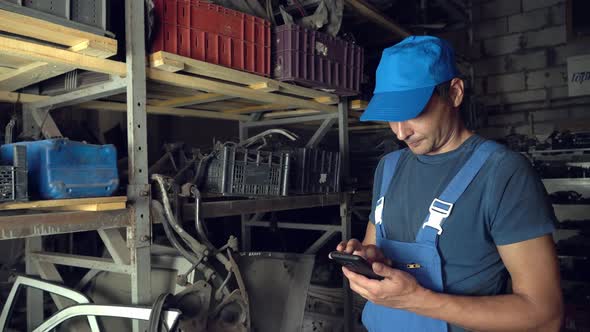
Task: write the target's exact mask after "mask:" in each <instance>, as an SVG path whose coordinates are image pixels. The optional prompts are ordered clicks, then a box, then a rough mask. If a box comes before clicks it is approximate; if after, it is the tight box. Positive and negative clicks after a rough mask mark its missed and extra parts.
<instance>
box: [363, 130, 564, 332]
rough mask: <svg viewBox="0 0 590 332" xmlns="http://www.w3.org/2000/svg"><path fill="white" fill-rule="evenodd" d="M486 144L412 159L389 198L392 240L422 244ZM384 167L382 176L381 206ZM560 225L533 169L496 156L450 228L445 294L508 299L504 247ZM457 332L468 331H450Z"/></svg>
mask: <svg viewBox="0 0 590 332" xmlns="http://www.w3.org/2000/svg"><path fill="white" fill-rule="evenodd" d="M484 141H485V140H484V139H483V138H482V137H480V136H477V135H474V136H471V137H470V138H468V139H467V140H466V141H465V142H464V143H463V144H462V145H461V146H460V147H459V148H457V149H455V150H453V151H450V152H447V153H442V154H437V155H431V156H429V155H414V154H413V153H411V152H410V151H409V150H407V151H405V152H404V153H403V154H402V156H401V157H400V160H399V162H398V165H397V170H396V172H395V175H394V177H393V179H392V182H391V184H390V186H389V189H388V191H387V199H386V200H385V205H384V207H383V212H382V213H383V214H382V216H383V225H384V226H385V231H386V234H387V238H388V239H390V240H396V241H402V242H414V240H415V238H416V234H417V233H418V229H419V228H420V227H421V226H422V223H423V222H424V220H425V218H426V216H427V214H428V207H429V206H430V204H431V203H432V201H433V199H434V198H436V197H438V195H440V194H441V193H442V191H443V190H444V189H445V188H446V186H447V184H448V183H449V182H450V181H451V179H452V178H453V177H454V176H455V175H456V174H457V172H458V171H459V169H460V168H461V167H462V166H463V165H464V164H465V162H466V161H467V159H469V157H470V156H471V155H472V153H473V151H474V149H475V148H476V147H477V146H479V145H480V144H481V143H482V142H484ZM383 164H384V162H383V159H382V160H381V162H379V165H378V166H377V170H376V171H375V181H374V184H373V208H372V212H371V216H370V218H371V221H372V222H374V220H375V218H374V214H375V204H376V202H377V200H378V199H379V194H380V193H379V191H380V188H381V178H382V174H383ZM555 222H556V219H555V216H554V213H553V209H552V207H551V204H550V203H549V201H548V198H547V194H546V191H545V188H544V186H543V184H542V182H541V181H540V179H539V177H538V175H537V174H536V172H535V171H534V169H533V168H532V166H531V165H530V163H529V162H528V161H527V160H526V159H525V158H524V157H523V156H521V155H520V154H518V153H516V152H513V151H511V150H508V149H506V148H504V147H502V148H500V149H499V150H498V151H496V152H494V153H493V154H492V155H490V157H489V158H488V160H487V161H486V162H485V164H484V165H483V167H482V168H481V170H480V172H479V173H478V175H477V176H476V177H475V179H474V180H473V181H472V182H471V184H470V185H469V187H467V189H466V190H465V192H464V193H463V195H461V197H460V198H459V200H458V201H457V202H456V203H455V205H454V207H453V211H452V213H451V215H450V216H449V218H447V219H446V220H445V221H444V223H443V224H442V228H443V232H442V234H441V235H440V237H439V243H438V249H439V254H440V256H441V258H442V271H443V283H444V289H445V293H447V294H460V295H496V294H501V293H503V292H505V289H506V283H507V280H508V272H507V270H506V268H505V266H504V264H503V263H502V260H501V258H500V255H499V253H498V250H497V248H496V246H499V245H506V244H511V243H516V242H520V241H525V240H529V239H533V238H536V237H539V236H542V235H546V234H549V233H552V232H553V230H554V224H555ZM450 331H453V332H455V331H463V329H461V328H459V327H455V326H450Z"/></svg>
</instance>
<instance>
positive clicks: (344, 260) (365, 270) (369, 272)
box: [328, 251, 383, 280]
mask: <svg viewBox="0 0 590 332" xmlns="http://www.w3.org/2000/svg"><path fill="white" fill-rule="evenodd" d="M328 257H329V258H330V259H331V260H333V261H335V262H337V263H339V264H340V265H342V266H345V267H346V268H347V269H349V270H351V271H352V272H354V273H358V274H362V275H364V276H365V277H367V278H369V279H375V280H383V277H382V276H380V275H378V274H376V273H375V272H373V268H372V267H371V264H369V262H367V261H366V260H365V259H364V258H362V257H361V256H358V255H351V254H347V253H344V252H340V251H332V252H331V253H330V254H329V255H328Z"/></svg>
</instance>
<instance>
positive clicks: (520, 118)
mask: <svg viewBox="0 0 590 332" xmlns="http://www.w3.org/2000/svg"><path fill="white" fill-rule="evenodd" d="M524 121H526V117H525V114H524V113H506V114H499V115H489V116H488V124H490V125H492V126H497V125H513V124H517V123H522V122H524Z"/></svg>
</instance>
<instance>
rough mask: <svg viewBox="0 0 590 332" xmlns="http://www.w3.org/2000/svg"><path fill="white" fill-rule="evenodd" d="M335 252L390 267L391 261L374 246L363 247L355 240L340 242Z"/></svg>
mask: <svg viewBox="0 0 590 332" xmlns="http://www.w3.org/2000/svg"><path fill="white" fill-rule="evenodd" d="M336 250H338V251H340V252H345V253H348V254H352V255H358V256H361V257H363V258H364V259H366V260H367V261H368V262H369V263H374V262H378V263H385V264H387V265H389V266H391V260H390V259H388V258H387V257H385V255H384V254H383V252H382V251H381V249H379V247H377V246H376V245H374V244H369V245H366V246H364V245H363V244H362V243H361V242H360V241H359V240H357V239H350V240H348V241H342V242H340V244H338V246H337V247H336Z"/></svg>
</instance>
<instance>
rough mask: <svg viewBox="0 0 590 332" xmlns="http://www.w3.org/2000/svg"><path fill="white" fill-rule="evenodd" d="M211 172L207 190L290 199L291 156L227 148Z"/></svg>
mask: <svg viewBox="0 0 590 332" xmlns="http://www.w3.org/2000/svg"><path fill="white" fill-rule="evenodd" d="M216 153H217V156H216V157H215V158H213V160H212V161H211V162H210V164H209V167H208V168H207V179H206V183H205V190H206V191H207V192H211V193H219V194H223V195H227V196H286V195H287V188H288V183H289V158H290V156H289V153H284V152H275V153H273V152H267V151H256V150H248V149H244V148H240V147H235V146H230V145H224V146H223V147H222V148H220V149H218V150H217V151H216Z"/></svg>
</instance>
